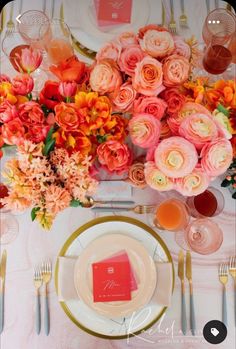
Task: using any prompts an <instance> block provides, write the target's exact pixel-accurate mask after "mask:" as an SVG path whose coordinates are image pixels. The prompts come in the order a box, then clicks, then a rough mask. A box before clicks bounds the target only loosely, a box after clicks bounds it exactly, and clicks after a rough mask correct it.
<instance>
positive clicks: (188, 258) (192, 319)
mask: <svg viewBox="0 0 236 349" xmlns="http://www.w3.org/2000/svg"><path fill="white" fill-rule="evenodd" d="M186 278H187V279H188V281H189V292H190V329H191V332H192V335H193V336H195V330H196V321H195V311H194V302H193V282H192V258H191V253H190V251H187V254H186Z"/></svg>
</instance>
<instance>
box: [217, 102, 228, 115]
mask: <svg viewBox="0 0 236 349" xmlns="http://www.w3.org/2000/svg"><path fill="white" fill-rule="evenodd" d="M217 109H218V110H219V112H221V113H223V114H224V115H226V116H229V111H228V109H226V108H225V107H224V106H223V105H222V104H218V106H217Z"/></svg>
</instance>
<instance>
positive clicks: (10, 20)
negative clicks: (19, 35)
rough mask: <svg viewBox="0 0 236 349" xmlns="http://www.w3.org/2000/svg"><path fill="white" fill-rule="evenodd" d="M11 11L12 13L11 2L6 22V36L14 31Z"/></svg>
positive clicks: (12, 5) (12, 6)
mask: <svg viewBox="0 0 236 349" xmlns="http://www.w3.org/2000/svg"><path fill="white" fill-rule="evenodd" d="M13 11H14V1H12V2H11V9H10V17H9V20H8V22H7V31H6V36H7V35H10V34H12V33H13V32H14V30H15V23H14V22H13Z"/></svg>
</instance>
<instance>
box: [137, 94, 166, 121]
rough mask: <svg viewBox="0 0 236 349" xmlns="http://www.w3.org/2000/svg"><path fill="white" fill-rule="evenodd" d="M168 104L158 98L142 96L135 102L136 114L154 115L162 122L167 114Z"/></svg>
mask: <svg viewBox="0 0 236 349" xmlns="http://www.w3.org/2000/svg"><path fill="white" fill-rule="evenodd" d="M166 107H167V104H166V102H165V101H164V100H163V99H161V98H158V97H156V96H150V97H146V96H145V97H144V96H141V97H139V98H138V99H136V100H135V101H134V108H133V112H134V114H137V113H146V114H151V115H153V116H154V117H155V118H156V119H158V120H161V118H162V117H163V116H164V114H165V110H166Z"/></svg>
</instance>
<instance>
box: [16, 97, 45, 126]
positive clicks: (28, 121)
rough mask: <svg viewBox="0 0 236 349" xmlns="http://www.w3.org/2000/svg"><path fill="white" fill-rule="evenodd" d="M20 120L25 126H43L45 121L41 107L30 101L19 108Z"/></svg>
mask: <svg viewBox="0 0 236 349" xmlns="http://www.w3.org/2000/svg"><path fill="white" fill-rule="evenodd" d="M19 118H20V119H21V121H22V122H23V123H24V124H25V125H29V126H31V125H41V124H43V123H44V121H45V117H44V113H43V111H42V109H41V108H40V105H39V104H38V103H36V102H33V101H30V102H26V103H24V104H21V105H20V106H19Z"/></svg>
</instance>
